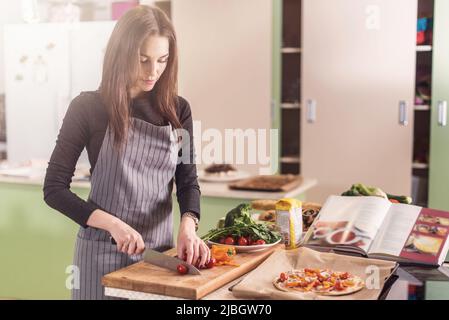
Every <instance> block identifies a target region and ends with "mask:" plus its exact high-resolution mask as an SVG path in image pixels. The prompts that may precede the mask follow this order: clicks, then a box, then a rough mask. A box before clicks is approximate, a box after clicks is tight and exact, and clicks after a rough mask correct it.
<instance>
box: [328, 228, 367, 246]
mask: <svg viewBox="0 0 449 320" xmlns="http://www.w3.org/2000/svg"><path fill="white" fill-rule="evenodd" d="M345 233H347V234H351V235H352V237H351V238H350V239H349V240H347V241H346V242H342V241H341V240H334V239H333V238H334V236H337V235H343V234H345ZM359 240H361V239H360V237H359V235H358V234H357V233H355V232H354V231H352V230H348V229H345V228H342V229H338V230H335V231H334V232H332V233H330V234H328V236H327V237H326V241H327V242H328V243H330V244H341V245H349V244H353V243H356V242H358V241H359Z"/></svg>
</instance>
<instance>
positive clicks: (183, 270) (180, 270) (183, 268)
mask: <svg viewBox="0 0 449 320" xmlns="http://www.w3.org/2000/svg"><path fill="white" fill-rule="evenodd" d="M176 270H178V273H179V274H186V273H187V272H188V271H189V269H188V268H187V267H186V266H185V265H183V264H179V265H178V266H177V267H176Z"/></svg>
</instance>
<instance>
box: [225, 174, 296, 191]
mask: <svg viewBox="0 0 449 320" xmlns="http://www.w3.org/2000/svg"><path fill="white" fill-rule="evenodd" d="M302 182H303V178H302V177H301V176H297V175H293V174H284V175H271V176H268V175H262V176H254V177H251V178H247V179H243V180H239V181H237V182H233V183H230V184H228V186H229V188H230V189H233V190H248V191H265V192H288V191H290V190H292V189H294V188H296V187H297V186H299V185H300V184H302Z"/></svg>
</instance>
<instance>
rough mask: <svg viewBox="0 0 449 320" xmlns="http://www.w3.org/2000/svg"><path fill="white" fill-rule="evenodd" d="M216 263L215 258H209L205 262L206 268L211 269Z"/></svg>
mask: <svg viewBox="0 0 449 320" xmlns="http://www.w3.org/2000/svg"><path fill="white" fill-rule="evenodd" d="M216 263H217V260H216V259H215V258H210V260H209V262H208V263H207V264H206V268H207V269H212V268H213V267H214V266H215V264H216Z"/></svg>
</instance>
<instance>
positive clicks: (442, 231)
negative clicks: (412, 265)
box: [400, 208, 449, 265]
mask: <svg viewBox="0 0 449 320" xmlns="http://www.w3.org/2000/svg"><path fill="white" fill-rule="evenodd" d="M448 235H449V212H445V211H440V210H434V209H428V208H423V209H421V212H420V214H419V217H418V219H417V221H416V223H415V225H414V226H413V228H412V230H411V231H410V234H409V235H408V238H407V241H406V243H405V245H404V248H403V249H402V251H401V253H400V257H401V258H405V259H408V260H412V261H418V262H422V263H427V264H434V265H440V264H441V263H442V262H443V261H444V258H445V257H446V254H447V250H448V241H447V239H448Z"/></svg>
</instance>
